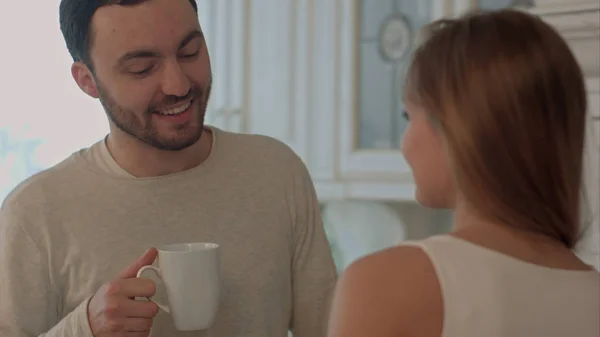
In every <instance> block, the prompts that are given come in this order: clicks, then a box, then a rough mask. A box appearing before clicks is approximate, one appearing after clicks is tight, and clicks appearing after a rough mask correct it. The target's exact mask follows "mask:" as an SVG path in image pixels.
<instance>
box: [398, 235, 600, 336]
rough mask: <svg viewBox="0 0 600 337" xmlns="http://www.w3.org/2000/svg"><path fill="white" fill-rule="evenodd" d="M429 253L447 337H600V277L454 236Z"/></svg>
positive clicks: (435, 242) (431, 243) (428, 247)
mask: <svg viewBox="0 0 600 337" xmlns="http://www.w3.org/2000/svg"><path fill="white" fill-rule="evenodd" d="M406 244H407V245H413V246H418V247H420V248H421V249H423V250H424V251H425V253H426V254H427V255H428V256H429V259H430V260H431V261H432V263H433V266H434V268H435V270H436V273H437V276H438V279H439V282H440V285H441V289H442V296H443V300H444V324H443V334H442V337H599V336H600V273H598V271H596V270H593V271H570V270H561V269H554V268H548V267H543V266H539V265H535V264H532V263H528V262H525V261H522V260H518V259H516V258H513V257H510V256H508V255H505V254H502V253H499V252H496V251H493V250H490V249H487V248H485V247H482V246H479V245H476V244H473V243H470V242H468V241H465V240H462V239H459V238H455V237H452V236H449V235H439V236H434V237H431V238H428V239H425V240H423V241H418V242H407V243H406Z"/></svg>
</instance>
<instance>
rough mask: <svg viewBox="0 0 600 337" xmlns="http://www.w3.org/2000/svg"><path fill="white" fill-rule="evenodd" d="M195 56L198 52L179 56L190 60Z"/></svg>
mask: <svg viewBox="0 0 600 337" xmlns="http://www.w3.org/2000/svg"><path fill="white" fill-rule="evenodd" d="M196 56H198V52H195V53H191V54H182V55H181V57H183V58H186V59H192V58H195V57H196Z"/></svg>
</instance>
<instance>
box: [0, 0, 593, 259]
mask: <svg viewBox="0 0 600 337" xmlns="http://www.w3.org/2000/svg"><path fill="white" fill-rule="evenodd" d="M58 4H59V0H43V1H42V0H36V1H33V2H32V1H3V2H1V3H0V41H1V42H0V46H1V56H0V60H1V62H0V95H1V97H0V98H1V102H2V108H1V109H0V201H1V200H2V199H3V198H4V197H5V196H6V194H7V193H8V192H9V191H10V190H11V189H12V188H14V186H15V185H16V184H18V183H19V182H20V181H22V180H23V179H25V178H27V177H28V176H30V175H32V174H34V173H35V172H38V171H39V170H42V169H45V168H48V167H50V166H52V165H54V164H56V163H57V162H59V161H60V160H62V159H64V158H65V157H67V156H69V155H70V154H71V153H72V152H74V151H76V150H78V149H79V148H81V147H86V146H89V145H91V144H92V143H94V142H96V141H97V140H99V139H100V138H102V137H104V135H105V134H106V133H107V132H108V125H107V121H106V117H105V114H104V112H103V110H102V108H101V106H100V104H99V103H98V102H96V101H94V100H93V99H91V98H89V97H87V96H86V95H85V94H83V93H82V92H81V91H80V90H79V88H78V87H77V86H76V84H75V83H74V81H73V80H72V78H71V75H70V70H69V69H70V65H71V59H70V57H69V55H68V53H67V50H66V48H65V44H64V41H63V38H62V36H61V33H60V30H59V26H58ZM198 5H199V15H200V23H201V25H202V28H203V29H204V32H205V35H206V38H207V43H208V47H209V52H210V54H211V60H212V64H213V73H214V87H213V96H212V99H211V102H210V106H209V108H208V112H207V123H208V124H211V125H214V126H217V127H219V128H222V129H225V130H230V131H237V132H247V133H259V134H266V135H270V136H273V137H276V138H278V139H280V140H282V141H284V142H285V143H287V144H288V145H290V146H291V147H292V148H293V149H294V150H295V151H296V152H297V153H298V154H299V155H300V156H301V157H302V158H303V160H304V161H305V163H306V165H307V166H308V167H309V169H310V172H311V175H312V177H313V179H314V182H315V185H316V188H317V191H318V195H319V199H320V201H321V206H322V208H321V209H322V213H323V218H324V222H325V227H326V230H327V235H328V238H329V241H330V243H331V246H332V249H333V252H334V255H335V259H336V263H337V265H338V268H339V269H340V270H341V269H343V268H344V267H345V266H347V265H348V264H349V263H350V262H352V261H353V260H354V259H356V258H358V257H360V256H363V255H365V254H368V253H370V252H373V251H375V250H378V249H382V248H385V247H388V246H391V245H394V244H396V243H398V242H400V241H403V240H412V239H420V238H423V237H426V236H429V235H432V234H436V233H443V232H447V231H448V230H449V229H450V228H451V220H452V214H451V213H450V212H447V211H433V210H427V209H424V208H422V207H420V206H419V205H418V204H416V203H415V201H414V199H413V192H414V184H413V181H412V179H411V174H410V171H409V168H408V166H407V165H406V163H405V161H404V159H403V157H402V154H401V153H400V151H399V143H400V139H401V137H402V133H403V132H404V130H405V128H406V122H405V121H404V120H403V119H402V118H401V114H400V113H401V111H402V110H403V106H402V101H401V99H400V95H399V93H400V92H401V91H402V82H403V76H404V71H405V68H406V65H407V61H408V60H409V58H410V55H411V52H412V47H413V40H414V38H415V35H416V34H417V32H418V30H419V28H420V27H422V26H423V25H424V24H426V23H428V22H430V21H432V20H434V19H437V18H440V17H443V16H447V17H452V16H456V15H459V14H461V13H463V12H464V11H466V10H470V9H475V8H479V9H499V8H505V7H518V8H521V9H523V10H527V11H531V12H533V13H536V14H538V15H540V17H542V18H543V19H544V20H547V21H548V22H551V23H552V24H553V25H555V26H556V27H557V29H559V31H560V32H561V33H562V34H563V35H564V36H565V37H566V38H567V39H568V41H569V43H570V45H571V46H572V47H573V50H574V51H575V53H576V55H577V58H578V60H579V61H580V63H581V65H582V67H583V68H584V71H585V73H586V83H587V85H588V92H589V97H590V122H589V130H590V132H589V136H588V143H587V157H586V165H587V166H586V180H585V183H584V184H585V187H586V190H587V192H588V197H589V202H588V205H586V207H585V209H584V210H582V211H583V212H584V213H585V216H584V221H585V223H586V224H589V226H588V231H587V232H586V234H585V239H584V240H583V242H582V244H581V245H580V247H578V251H579V252H580V254H581V256H582V257H583V258H584V259H586V261H588V262H589V263H592V264H594V265H596V267H598V266H599V264H600V253H599V251H600V250H599V246H600V234H599V233H600V230H599V229H598V228H599V226H600V224H599V218H600V217H599V213H600V210H599V209H600V197H599V193H600V192H599V191H600V178H599V171H600V120H599V119H598V118H599V117H598V116H599V115H600V103H599V101H600V99H599V97H600V96H599V95H600V84H599V83H600V82H599V77H598V76H599V69H600V63H599V62H600V61H599V59H600V57H599V51H598V48H599V45H598V39H599V37H600V22H599V21H600V19H599V18H600V16H599V13H600V4H599V3H598V1H597V0H593V1H573V0H555V1H552V0H545V1H505V0H487V1H483V0H480V1H472V0H198Z"/></svg>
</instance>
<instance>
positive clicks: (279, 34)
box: [215, 0, 453, 200]
mask: <svg viewBox="0 0 600 337" xmlns="http://www.w3.org/2000/svg"><path fill="white" fill-rule="evenodd" d="M449 3H450V2H449V1H447V0H428V1H419V2H415V1H412V0H377V1H370V0H365V1H359V0H355V1H311V0H296V1H292V0H261V1H248V2H247V6H248V7H247V8H246V9H247V15H246V16H245V18H244V19H245V21H246V23H245V25H246V27H247V30H246V32H245V33H246V36H245V41H246V46H245V57H244V58H245V67H246V69H245V70H246V72H245V76H246V78H245V83H246V87H245V90H246V91H245V95H246V96H245V100H244V108H243V115H244V127H245V129H244V131H245V132H250V133H258V134H266V135H269V136H273V137H275V138H277V139H280V140H282V141H284V142H285V143H287V144H288V145H290V146H291V147H292V148H293V149H294V150H295V151H296V152H297V153H298V154H299V155H300V156H301V157H302V158H303V159H304V161H305V162H306V164H307V166H308V167H309V169H310V171H311V175H312V177H313V179H314V180H315V184H316V187H317V191H318V193H319V196H320V197H321V199H322V200H327V199H343V198H353V199H386V200H413V194H414V186H413V182H412V178H411V175H410V172H409V169H408V166H407V165H406V163H405V162H404V160H403V157H402V154H401V153H400V151H399V141H400V138H401V135H402V132H403V130H404V128H405V122H404V121H403V120H402V119H401V112H402V109H403V108H402V106H401V103H402V101H401V99H400V98H401V84H402V78H401V72H402V69H403V68H404V66H405V64H406V61H407V60H408V57H409V55H410V48H409V50H408V51H407V53H406V55H404V57H403V58H402V59H401V60H398V61H384V58H382V57H380V54H379V50H380V47H379V44H378V41H379V39H378V35H379V31H380V27H382V25H383V24H384V23H385V22H386V20H388V18H389V17H390V16H392V15H397V14H398V13H400V12H402V13H404V14H405V16H404V17H405V18H406V21H407V24H408V25H409V26H408V27H407V28H408V31H407V32H408V33H409V34H410V35H409V36H408V38H410V36H412V34H414V33H416V32H417V30H418V29H419V28H420V26H422V25H423V24H425V23H427V22H429V21H431V20H432V19H434V18H438V17H441V16H443V15H444V13H446V12H452V11H453V8H452V7H451V6H449V5H448V4H449ZM360 13H363V15H360ZM402 33H403V32H400V37H403V35H402ZM394 38H396V37H395V36H393V34H392V36H391V39H392V40H393V39H394ZM394 42H400V43H401V44H406V45H407V46H408V47H410V46H411V44H410V40H402V41H390V44H391V45H393V43H394ZM357 52H358V53H357ZM215 76H217V75H215ZM384 82H385V83H384Z"/></svg>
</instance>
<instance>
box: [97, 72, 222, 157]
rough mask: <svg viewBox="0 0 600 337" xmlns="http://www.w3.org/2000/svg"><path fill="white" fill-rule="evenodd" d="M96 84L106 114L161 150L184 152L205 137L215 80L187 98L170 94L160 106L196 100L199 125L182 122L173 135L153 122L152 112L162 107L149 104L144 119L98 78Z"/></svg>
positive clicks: (196, 122)
mask: <svg viewBox="0 0 600 337" xmlns="http://www.w3.org/2000/svg"><path fill="white" fill-rule="evenodd" d="M96 84H97V87H98V92H99V94H100V98H99V99H100V103H101V104H102V106H103V107H104V111H106V115H107V116H108V118H109V119H110V121H111V122H112V123H113V124H114V125H115V126H116V127H117V128H119V129H120V130H121V131H123V132H125V133H126V134H128V135H130V136H132V137H134V138H136V139H138V140H139V141H141V142H143V143H146V144H148V145H150V146H152V147H154V148H157V149H159V150H165V151H181V150H183V149H186V148H188V147H190V146H192V145H194V144H196V142H198V140H199V139H200V137H201V136H202V131H203V128H204V117H205V115H206V106H207V103H208V99H209V97H210V92H211V88H212V82H211V83H209V85H208V86H206V87H205V88H204V89H203V88H200V87H199V86H194V87H192V88H191V89H190V91H189V92H188V94H186V95H185V96H183V97H177V96H167V97H166V98H165V100H164V101H163V102H162V104H160V105H159V106H161V107H164V106H173V105H175V104H177V103H179V102H185V101H189V100H190V99H193V100H194V101H193V108H194V107H195V108H196V109H197V111H192V114H194V116H195V117H197V120H195V121H194V120H192V121H191V122H190V123H192V124H193V123H194V122H195V124H196V125H195V126H194V125H190V123H186V124H182V125H179V126H177V129H175V130H173V131H175V132H176V134H175V135H172V136H165V135H161V134H160V133H159V131H158V130H156V129H155V127H154V125H153V123H152V114H153V113H155V112H156V111H157V108H159V106H157V105H151V106H149V107H148V108H147V109H146V111H145V112H144V114H143V116H142V118H143V120H142V121H140V119H139V118H138V117H137V115H136V114H135V113H134V112H133V111H131V110H128V109H125V108H123V107H121V106H120V105H119V104H118V103H117V102H116V100H115V99H114V98H113V97H112V96H110V94H108V92H107V91H106V90H104V88H103V87H102V85H101V84H100V83H99V82H98V81H96Z"/></svg>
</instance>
